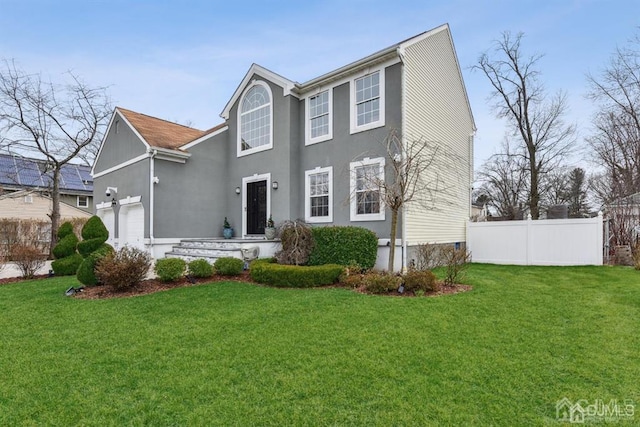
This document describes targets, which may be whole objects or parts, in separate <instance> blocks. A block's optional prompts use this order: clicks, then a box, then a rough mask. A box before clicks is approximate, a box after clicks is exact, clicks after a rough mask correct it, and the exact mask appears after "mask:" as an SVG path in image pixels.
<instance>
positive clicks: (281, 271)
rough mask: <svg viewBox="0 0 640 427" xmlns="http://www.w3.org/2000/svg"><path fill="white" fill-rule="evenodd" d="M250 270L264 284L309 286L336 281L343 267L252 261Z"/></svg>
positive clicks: (289, 286) (293, 286) (257, 280)
mask: <svg viewBox="0 0 640 427" xmlns="http://www.w3.org/2000/svg"><path fill="white" fill-rule="evenodd" d="M250 271H251V278H252V279H253V280H255V281H256V282H258V283H262V284H265V285H271V286H277V287H286V288H311V287H314V286H324V285H331V284H333V283H336V282H337V281H338V278H339V277H340V275H341V274H342V272H343V271H344V267H342V266H341V265H336V264H327V265H317V266H301V265H282V264H273V263H269V262H260V261H254V262H252V263H251V269H250Z"/></svg>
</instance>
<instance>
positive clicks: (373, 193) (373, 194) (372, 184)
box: [349, 157, 385, 221]
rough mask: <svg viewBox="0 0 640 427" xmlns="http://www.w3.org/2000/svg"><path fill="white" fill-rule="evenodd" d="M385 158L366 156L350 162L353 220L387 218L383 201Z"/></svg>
mask: <svg viewBox="0 0 640 427" xmlns="http://www.w3.org/2000/svg"><path fill="white" fill-rule="evenodd" d="M384 164H385V160H384V158H382V157H380V158H376V159H369V158H365V159H364V160H362V161H359V162H352V163H351V164H350V168H349V169H350V172H351V221H382V220H384V218H385V215H384V205H383V203H382V186H381V184H382V183H384Z"/></svg>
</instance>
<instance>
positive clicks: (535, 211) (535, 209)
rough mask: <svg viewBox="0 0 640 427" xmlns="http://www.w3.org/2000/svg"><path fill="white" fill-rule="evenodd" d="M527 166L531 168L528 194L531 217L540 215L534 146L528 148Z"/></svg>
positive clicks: (536, 217)
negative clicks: (529, 192)
mask: <svg viewBox="0 0 640 427" xmlns="http://www.w3.org/2000/svg"><path fill="white" fill-rule="evenodd" d="M529 167H530V168H531V194H530V195H529V213H530V214H531V218H532V219H538V218H539V217H540V210H539V208H540V190H539V189H538V184H539V179H540V177H539V176H538V168H537V165H536V152H535V148H532V149H531V150H529ZM523 219H524V218H523Z"/></svg>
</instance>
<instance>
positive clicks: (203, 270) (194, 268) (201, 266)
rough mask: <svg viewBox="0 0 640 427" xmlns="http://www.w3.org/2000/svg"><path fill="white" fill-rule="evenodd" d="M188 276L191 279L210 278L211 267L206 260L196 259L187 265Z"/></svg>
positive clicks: (211, 273)
mask: <svg viewBox="0 0 640 427" xmlns="http://www.w3.org/2000/svg"><path fill="white" fill-rule="evenodd" d="M189 274H190V275H191V276H193V277H211V276H213V266H212V265H211V264H209V262H208V261H207V260H206V259H197V260H195V261H191V262H190V263H189Z"/></svg>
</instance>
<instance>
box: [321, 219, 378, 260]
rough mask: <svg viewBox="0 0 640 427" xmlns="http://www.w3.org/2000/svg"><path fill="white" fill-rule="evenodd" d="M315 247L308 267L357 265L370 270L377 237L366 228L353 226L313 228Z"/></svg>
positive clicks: (376, 246) (376, 245)
mask: <svg viewBox="0 0 640 427" xmlns="http://www.w3.org/2000/svg"><path fill="white" fill-rule="evenodd" d="M312 230H313V239H314V241H315V246H314V248H313V251H312V252H311V255H310V256H309V265H323V264H339V265H344V266H354V265H357V266H359V267H360V268H362V269H364V270H370V269H371V268H373V266H374V265H375V264H376V256H377V255H378V236H376V234H375V233H374V232H373V231H371V230H368V229H366V228H362V227H353V226H347V227H344V226H331V227H313V229H312Z"/></svg>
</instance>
